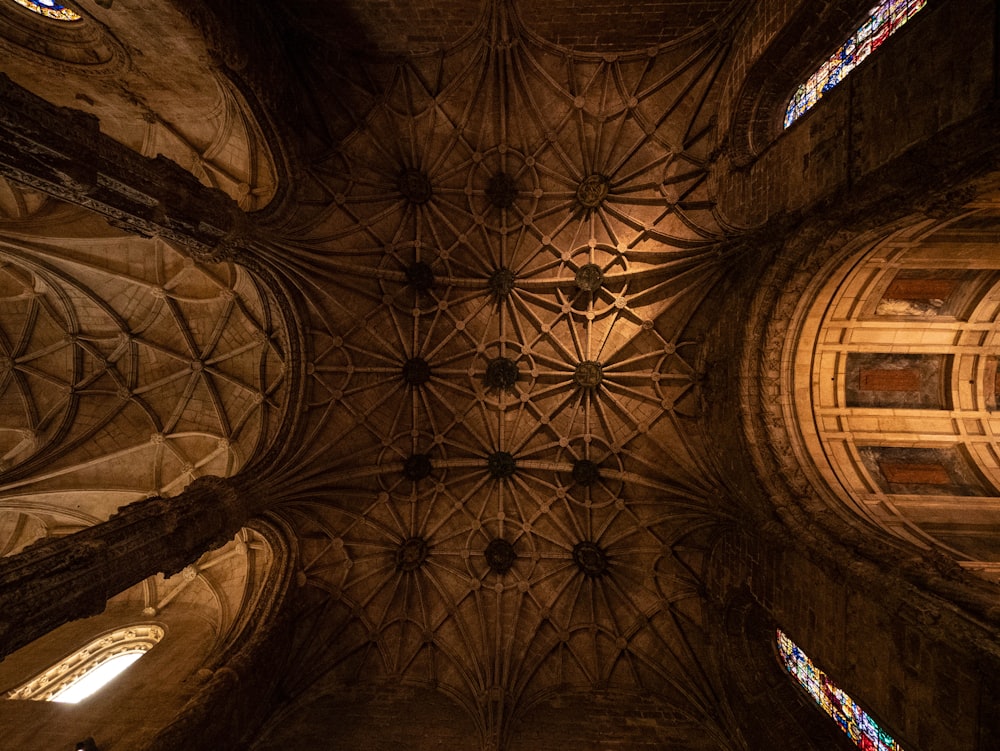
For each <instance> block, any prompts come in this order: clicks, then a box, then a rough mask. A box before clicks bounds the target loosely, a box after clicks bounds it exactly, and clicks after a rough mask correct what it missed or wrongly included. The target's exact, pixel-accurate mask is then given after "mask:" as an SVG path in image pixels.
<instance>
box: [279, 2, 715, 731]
mask: <svg viewBox="0 0 1000 751" xmlns="http://www.w3.org/2000/svg"><path fill="white" fill-rule="evenodd" d="M727 49H728V46H727V38H726V37H725V36H724V35H722V34H721V33H719V32H718V31H717V29H716V27H714V26H709V27H707V28H706V29H705V30H703V31H702V33H700V34H695V35H692V36H689V37H687V38H685V39H684V40H682V41H680V42H677V43H674V44H669V45H662V46H657V47H655V48H653V49H644V50H642V51H639V52H632V53H627V54H613V55H606V56H596V55H595V56H586V55H580V54H576V53H572V52H570V51H568V50H566V49H563V48H559V47H555V46H553V45H551V44H548V43H546V42H543V41H542V40H541V39H539V38H537V37H535V36H533V35H532V33H531V32H530V31H528V29H526V28H525V27H524V26H523V25H522V22H521V21H520V19H519V18H518V17H517V16H516V14H515V13H514V12H513V9H512V8H511V6H510V5H509V4H508V3H503V2H496V3H489V4H488V6H487V12H486V13H485V14H484V15H483V17H482V19H481V21H480V25H479V27H478V29H477V30H476V31H475V33H474V34H473V36H472V37H470V38H468V39H467V40H466V41H465V42H463V43H461V44H460V45H459V46H458V47H456V48H454V49H453V50H451V51H450V52H449V53H447V54H445V55H443V56H440V55H435V56H427V57H419V56H412V57H408V58H406V59H404V60H401V61H396V62H393V63H388V64H376V63H373V64H372V65H371V67H370V69H369V73H370V76H371V77H372V79H373V80H377V81H378V86H379V88H380V89H381V90H382V91H383V92H384V93H383V95H382V97H381V99H380V100H379V101H378V103H377V104H376V105H375V106H374V107H373V108H372V110H371V111H370V113H369V115H368V116H367V117H366V118H365V119H364V121H363V122H361V123H360V124H359V126H358V127H357V129H356V130H355V131H354V132H353V133H352V134H350V135H349V136H348V137H347V138H346V139H345V140H344V141H343V142H342V143H340V144H338V145H337V146H336V147H335V148H331V149H330V151H329V153H328V154H326V155H325V156H324V157H323V158H322V159H320V160H318V161H317V162H315V163H313V164H311V165H309V167H308V169H307V170H306V172H305V174H304V175H302V176H300V179H299V181H298V184H297V185H296V186H295V194H296V198H297V207H298V208H297V210H296V212H295V213H294V215H292V216H291V217H290V218H286V219H285V220H284V221H285V224H284V226H283V227H282V230H281V237H280V238H279V237H273V238H270V240H269V241H268V242H261V243H260V250H261V251H262V252H263V253H265V254H267V255H268V256H269V258H270V259H271V260H272V261H273V262H274V263H276V264H279V265H281V266H283V267H284V268H285V269H286V271H287V273H288V274H289V275H290V276H291V277H293V278H296V279H298V280H300V281H299V284H300V286H301V289H302V293H303V296H304V297H305V298H306V299H307V300H308V302H309V316H310V320H309V326H310V329H311V332H310V341H311V352H312V355H311V357H310V359H309V361H308V363H307V366H306V372H307V389H308V394H307V411H306V413H305V426H304V429H305V430H306V436H305V438H304V440H302V441H300V442H299V444H298V445H299V446H300V448H298V449H297V451H296V453H295V455H294V456H293V457H292V458H291V460H290V464H291V466H292V467H294V472H289V473H287V475H286V476H285V477H284V478H283V481H282V483H281V486H282V492H281V495H282V498H283V500H282V509H283V513H284V514H285V515H286V516H287V518H288V519H289V520H290V521H291V522H292V524H293V526H294V527H295V528H296V529H297V530H298V533H299V536H300V538H301V543H302V572H301V574H300V581H301V583H302V584H303V585H304V586H306V587H307V590H308V591H309V592H310V594H309V597H308V600H307V601H308V602H309V609H308V610H306V611H304V612H303V613H302V615H301V619H300V623H301V628H300V632H299V639H300V640H301V645H300V647H299V651H298V661H297V663H296V670H294V671H292V672H291V676H292V677H290V678H289V680H291V681H293V682H294V684H295V685H294V687H293V688H292V690H293V691H298V690H302V689H303V688H304V687H305V686H307V685H309V683H310V682H311V681H313V680H316V679H318V678H320V676H322V680H321V683H322V685H325V686H328V687H332V686H336V685H337V684H338V683H339V682H352V683H353V682H355V681H358V680H362V681H365V680H372V681H375V680H383V679H388V678H391V679H393V680H395V681H399V680H402V681H404V682H413V683H419V684H424V685H431V686H436V687H438V688H439V689H440V690H442V691H444V692H445V693H446V694H448V695H450V696H452V697H453V698H455V699H456V700H457V701H458V702H459V703H460V704H462V705H464V706H465V707H466V708H467V709H468V710H469V711H470V712H471V713H472V715H473V717H474V718H475V720H476V722H477V724H478V726H479V727H480V730H481V732H482V734H483V742H484V743H485V744H486V745H487V746H490V747H494V746H503V745H505V743H506V740H505V739H506V737H507V734H508V732H509V730H510V727H511V723H512V722H513V718H514V717H515V716H516V715H517V714H518V713H519V712H521V711H525V710H526V709H527V708H528V707H530V706H532V705H533V704H534V703H535V702H537V701H539V700H542V699H544V698H545V697H547V696H549V695H550V694H551V692H553V691H560V692H562V691H566V690H570V689H571V690H585V691H586V690H593V689H604V690H616V691H618V690H622V691H636V690H640V691H644V692H646V693H647V694H652V695H656V696H659V697H660V698H661V699H662V700H664V701H667V702H669V703H670V704H671V705H672V706H673V707H674V708H675V709H674V710H673V711H679V712H681V714H682V715H684V716H686V717H688V718H689V719H691V720H692V721H696V722H698V723H699V724H702V725H703V726H704V727H706V728H707V729H708V732H709V734H711V728H712V727H716V728H718V727H719V726H720V725H721V724H722V722H723V720H722V719H721V718H720V717H718V716H717V710H716V709H715V708H714V705H715V702H714V700H713V696H714V689H713V684H712V680H711V678H710V677H709V676H708V674H707V673H706V671H705V669H704V668H703V667H702V665H701V663H700V661H699V651H700V649H701V647H702V645H703V642H704V640H705V635H704V632H703V626H704V623H703V613H702V603H701V600H700V598H699V597H698V589H699V583H698V579H699V575H700V567H701V557H702V553H703V550H704V546H705V545H706V544H707V539H708V537H707V535H708V534H709V533H708V532H706V530H709V529H711V528H712V527H713V526H714V525H716V524H718V523H719V522H721V521H723V520H725V518H726V513H725V509H721V508H719V506H718V503H717V501H716V498H715V491H714V488H713V486H712V484H711V482H710V481H707V480H706V479H705V478H706V472H705V471H704V467H703V466H702V465H701V460H700V458H699V457H700V456H701V455H702V451H701V449H700V447H699V445H698V443H697V440H696V438H695V437H694V433H695V430H694V425H695V420H696V419H697V416H698V414H699V411H700V390H699V382H700V379H701V374H700V373H699V372H698V366H697V362H698V353H699V345H700V342H699V341H697V340H696V339H692V338H689V336H687V330H688V323H689V320H690V317H691V315H692V314H693V312H694V310H695V309H696V307H697V306H698V305H699V303H700V302H701V301H702V299H703V296H704V295H705V294H706V292H707V291H708V290H709V289H710V287H711V286H712V284H713V283H714V282H715V281H716V280H717V279H718V277H719V275H720V274H721V271H722V265H721V264H720V254H719V251H718V247H719V242H720V241H721V240H722V239H723V238H724V234H725V233H724V230H723V229H722V228H721V227H720V225H719V223H718V221H717V220H716V218H715V215H714V211H713V202H712V196H711V191H710V187H709V183H708V179H707V171H706V159H707V158H708V154H709V150H710V149H711V146H712V134H713V131H712V127H711V123H712V120H711V117H712V112H713V107H714V104H713V102H714V100H713V91H714V88H713V85H714V84H715V82H716V80H717V78H718V76H719V75H720V71H721V70H722V69H723V68H724V66H725V63H726V60H727Z"/></svg>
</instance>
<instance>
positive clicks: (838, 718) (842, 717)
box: [777, 629, 903, 751]
mask: <svg viewBox="0 0 1000 751" xmlns="http://www.w3.org/2000/svg"><path fill="white" fill-rule="evenodd" d="M777 642H778V654H779V655H781V661H782V663H783V664H784V666H785V669H786V670H788V672H789V673H790V674H791V675H792V677H793V678H795V680H796V681H798V682H799V684H800V685H801V686H802V688H804V689H805V690H806V692H807V693H808V694H809V695H810V696H811V697H812V698H813V699H814V700H815V702H816V703H817V704H818V705H819V706H820V709H822V710H823V711H824V712H826V713H827V714H828V715H829V716H830V717H831V718H832V719H833V720H834V722H836V723H837V725H839V726H840V729H841V730H843V731H844V732H845V733H847V736H848V737H849V738H850V739H851V740H852V741H854V743H855V745H857V747H858V748H860V749H862V751H903V749H902V747H900V745H899V744H898V743H896V741H895V740H893V738H892V736H891V735H889V734H888V733H886V732H885V731H884V730H883V729H882V728H880V727H879V726H878V723H876V722H875V720H873V719H872V718H871V716H870V715H869V714H868V713H867V712H865V710H863V709H862V708H861V707H859V706H858V705H857V703H856V702H855V701H854V699H852V698H851V697H850V696H848V695H847V694H846V693H844V692H843V691H841V690H840V689H839V688H837V686H836V685H835V684H834V683H833V681H831V680H830V678H829V677H828V676H827V674H826V673H824V672H823V671H822V670H820V669H819V668H817V667H816V666H815V665H813V663H812V660H810V659H809V658H808V657H807V656H806V654H805V653H804V652H803V651H802V650H801V649H799V648H798V646H797V645H796V644H795V642H793V641H792V640H791V639H789V638H788V636H787V635H786V634H785V633H784V632H783V631H781V630H780V629H779V630H778V632H777Z"/></svg>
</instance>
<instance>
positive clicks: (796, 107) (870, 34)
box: [785, 0, 927, 128]
mask: <svg viewBox="0 0 1000 751" xmlns="http://www.w3.org/2000/svg"><path fill="white" fill-rule="evenodd" d="M925 5H927V0H883V1H882V2H881V3H879V4H878V5H876V6H875V7H874V8H872V9H871V10H870V11H868V16H867V17H866V19H865V21H864V23H862V24H861V25H860V26H859V27H858V28H857V29H855V31H854V33H853V34H851V36H849V37H848V38H847V39H846V40H845V41H844V43H843V44H842V45H840V48H839V49H838V50H837V51H836V52H834V53H833V54H832V55H830V57H829V58H828V59H827V60H826V62H824V63H823V64H822V65H820V66H819V70H817V71H816V72H815V73H813V74H812V76H810V77H809V80H808V81H806V82H805V83H804V84H802V85H801V86H799V88H798V89H797V90H796V91H795V94H793V95H792V98H791V100H790V101H789V102H788V108H787V109H786V110H785V127H786V128H787V127H788V126H789V125H791V124H792V123H794V122H795V121H796V120H798V119H799V118H800V117H801V116H802V115H804V114H805V113H806V112H808V111H809V110H810V109H812V108H813V106H814V105H815V104H816V102H818V101H819V100H820V99H821V98H822V96H823V95H824V94H825V93H826V92H828V91H829V90H830V89H832V88H833V87H834V86H836V85H837V84H838V83H840V82H841V81H843V80H844V78H846V77H847V75H848V73H850V72H851V71H852V70H854V69H855V68H856V67H857V66H858V65H860V64H861V62H862V61H863V60H864V59H865V58H867V57H868V56H869V55H870V54H871V53H873V52H874V51H875V50H877V49H878V48H879V47H881V46H882V43H883V42H885V40H886V39H888V38H889V37H890V36H892V35H893V34H894V33H895V32H896V30H897V29H899V28H900V27H901V26H902V25H903V24H904V23H906V22H907V21H908V20H909V19H911V18H913V16H914V15H916V14H917V12H918V11H919V10H920V9H921V8H923V7H924V6H925Z"/></svg>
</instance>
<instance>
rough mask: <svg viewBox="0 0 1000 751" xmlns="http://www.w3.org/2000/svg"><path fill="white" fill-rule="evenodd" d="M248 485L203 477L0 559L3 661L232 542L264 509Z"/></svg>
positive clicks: (0, 617) (0, 657) (0, 620)
mask: <svg viewBox="0 0 1000 751" xmlns="http://www.w3.org/2000/svg"><path fill="white" fill-rule="evenodd" d="M248 490H249V482H248V481H247V480H246V479H245V478H244V479H240V478H231V479H228V480H227V479H222V478H218V477H202V478H199V479H197V480H195V481H194V482H192V483H191V484H190V485H188V486H187V488H186V489H185V490H184V492H183V493H181V494H180V495H177V496H174V497H173V498H159V497H157V498H149V499H147V500H144V501H137V502H136V503H132V504H130V505H128V506H124V507H122V508H121V509H120V510H119V511H118V513H117V514H115V515H114V516H112V517H111V518H110V519H108V521H106V522H104V523H103V524H97V525H95V526H93V527H90V528H88V529H85V530H83V531H81V532H77V533H76V534H73V535H68V536H66V537H59V538H54V539H44V540H41V541H39V542H36V543H35V544H33V545H31V546H29V547H27V548H26V549H25V550H23V551H22V552H21V553H18V554H17V555H13V556H10V557H7V558H2V559H0V659H2V658H3V657H5V656H6V655H8V654H10V653H11V652H13V651H15V650H16V649H19V648H20V647H22V646H24V645H25V644H28V643H29V642H31V641H33V640H35V639H37V638H38V637H40V636H42V635H44V634H46V633H48V632H49V631H52V630H53V629H54V628H56V627H57V626H60V625H62V624H63V623H67V622H68V621H72V620H75V619H77V618H83V617H86V616H90V615H96V614H97V613H100V612H102V611H103V610H104V608H105V606H106V604H107V601H108V599H109V598H110V597H113V596H114V595H116V594H118V593H119V592H122V591H124V590H125V589H127V588H129V587H131V586H132V585H134V584H138V583H139V582H141V581H142V580H143V579H145V578H147V577H149V576H153V575H155V574H158V573H163V574H165V575H167V576H170V575H171V574H175V573H177V572H179V571H180V570H181V569H183V568H184V567H185V566H187V565H188V564H191V563H194V562H195V561H196V560H198V558H199V557H201V555H202V554H204V553H206V552H208V551H209V550H214V549H216V548H219V547H221V546H222V545H224V544H226V543H227V542H228V541H229V540H231V539H232V538H233V537H234V536H235V535H236V533H237V532H238V531H239V529H240V528H241V527H243V526H244V525H245V524H246V522H247V520H248V519H249V518H250V516H251V515H253V514H254V513H255V512H256V511H258V510H259V508H258V503H257V502H256V501H254V500H251V499H252V498H254V497H255V494H251V493H250V492H248Z"/></svg>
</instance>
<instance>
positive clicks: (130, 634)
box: [7, 624, 163, 704]
mask: <svg viewBox="0 0 1000 751" xmlns="http://www.w3.org/2000/svg"><path fill="white" fill-rule="evenodd" d="M162 638H163V629H162V628H160V627H159V626H156V625H154V624H139V625H134V626H128V627H126V628H121V629H118V630H117V631H112V632H111V633H109V634H104V635H103V636H101V637H99V638H97V639H94V640H93V641H92V642H90V643H89V644H87V645H86V646H84V647H82V648H81V649H78V650H77V651H76V652H74V653H73V654H71V655H70V656H69V657H67V658H66V659H64V660H61V661H60V662H59V663H57V664H56V665H53V666H52V667H51V668H48V669H47V670H45V671H44V672H42V673H40V674H39V675H36V676H35V677H34V678H32V679H31V680H29V681H28V682H27V683H24V684H22V685H21V686H18V687H17V688H15V689H14V690H13V691H10V692H8V693H7V698H8V699H32V700H35V701H57V702H63V703H67V704H75V703H76V702H79V701H81V700H83V699H86V698H87V697H88V696H91V695H92V694H94V693H96V692H97V691H99V690H100V689H102V688H103V687H104V686H106V685H107V684H108V683H110V682H111V681H112V680H114V679H115V678H116V677H117V676H118V675H120V674H121V673H122V672H124V671H125V669H126V668H128V667H129V666H130V665H132V663H134V662H135V661H136V660H138V659H139V658H140V657H142V656H143V655H144V654H146V652H148V651H149V650H150V649H152V648H153V647H154V646H155V645H156V644H157V642H159V641H160V639H162Z"/></svg>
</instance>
